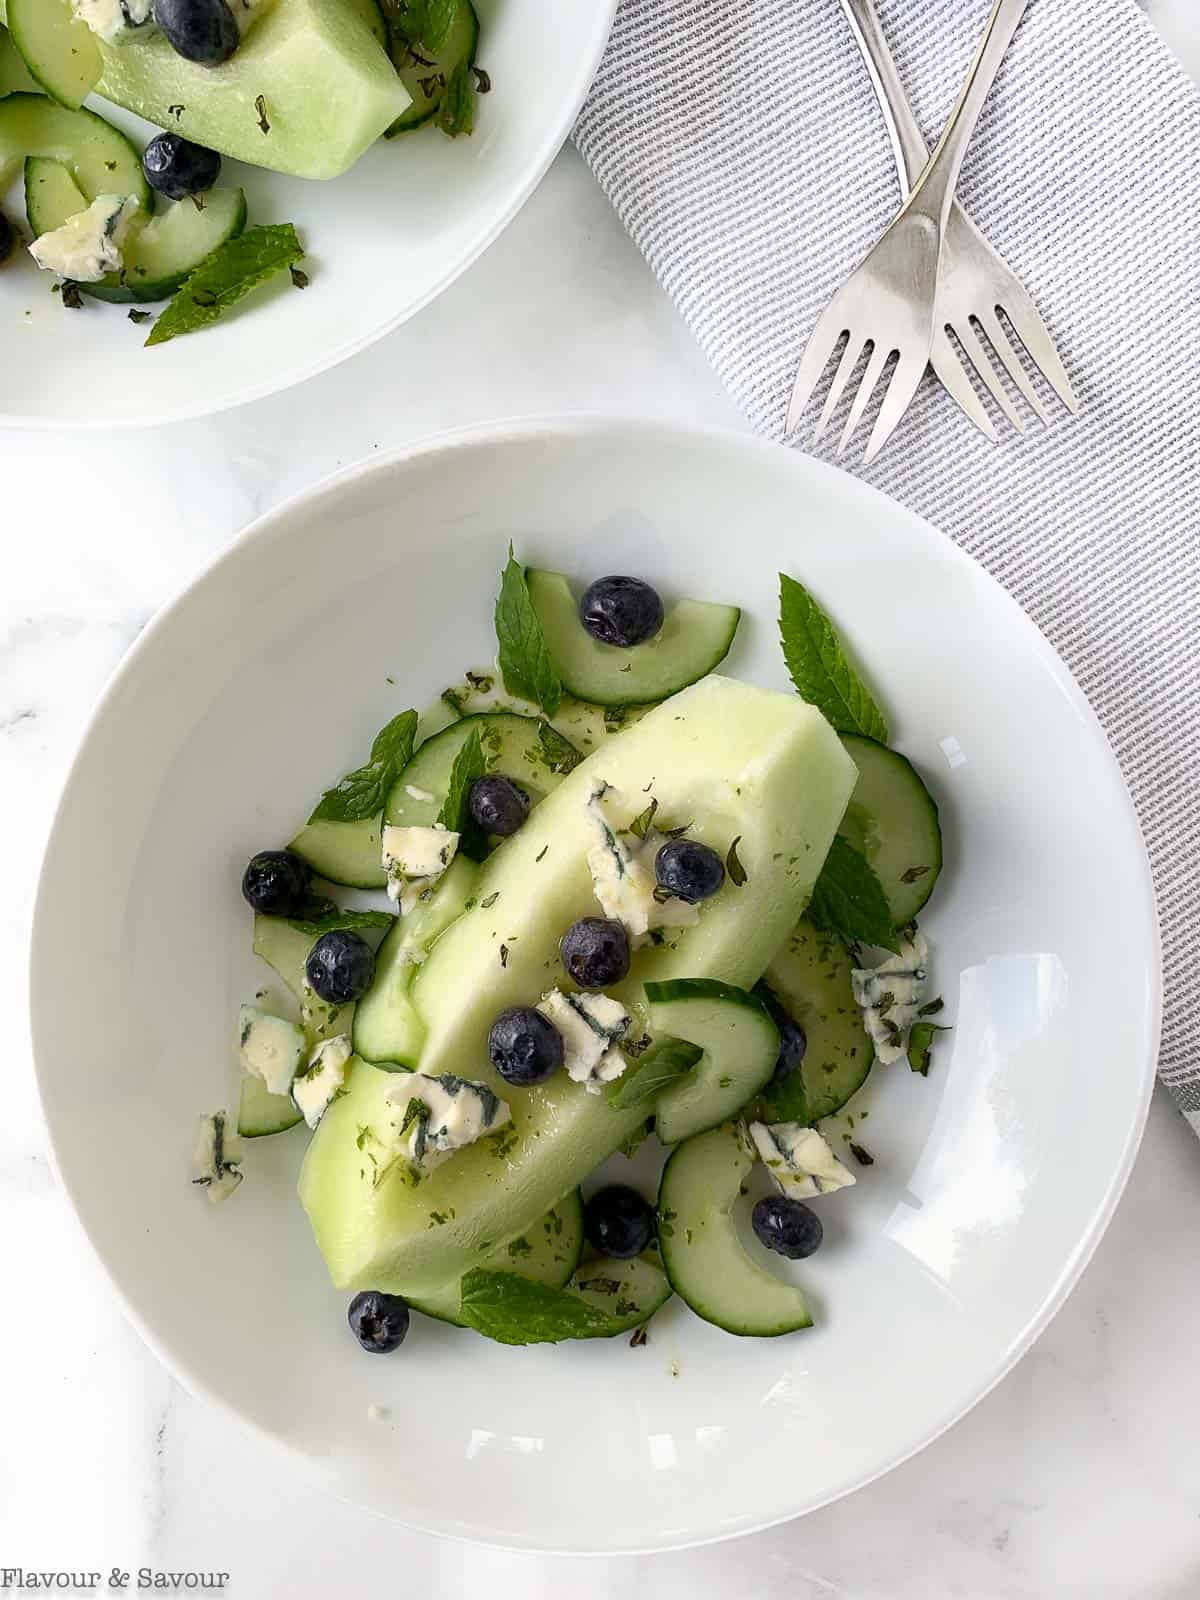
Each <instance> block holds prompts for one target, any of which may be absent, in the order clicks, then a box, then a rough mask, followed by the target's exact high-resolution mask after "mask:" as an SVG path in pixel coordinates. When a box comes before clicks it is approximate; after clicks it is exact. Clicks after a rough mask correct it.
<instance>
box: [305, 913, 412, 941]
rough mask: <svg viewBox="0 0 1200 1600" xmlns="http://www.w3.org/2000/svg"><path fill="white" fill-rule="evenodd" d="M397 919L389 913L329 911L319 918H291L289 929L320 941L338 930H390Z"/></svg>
mask: <svg viewBox="0 0 1200 1600" xmlns="http://www.w3.org/2000/svg"><path fill="white" fill-rule="evenodd" d="M395 920H396V919H395V917H393V916H392V915H391V913H390V912H387V911H338V910H336V909H335V910H333V911H327V912H325V913H324V914H323V915H322V916H319V917H289V918H288V919H287V923H288V927H289V928H296V929H297V930H298V931H299V932H300V933H310V934H312V936H313V938H314V939H319V938H320V937H321V935H322V934H323V933H333V932H334V930H335V929H338V928H348V929H351V930H353V931H355V932H357V931H358V930H359V929H362V928H390V927H391V925H392V923H393V922H395Z"/></svg>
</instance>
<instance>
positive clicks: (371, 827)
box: [288, 817, 387, 889]
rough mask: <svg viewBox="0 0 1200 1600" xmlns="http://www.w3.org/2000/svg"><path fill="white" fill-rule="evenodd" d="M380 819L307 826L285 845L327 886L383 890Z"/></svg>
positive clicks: (307, 824)
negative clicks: (327, 883) (334, 884)
mask: <svg viewBox="0 0 1200 1600" xmlns="http://www.w3.org/2000/svg"><path fill="white" fill-rule="evenodd" d="M382 826H383V818H382V817H364V818H363V820H362V821H361V822H329V821H327V820H325V819H324V818H322V819H321V820H320V821H317V822H309V823H306V824H305V826H304V827H303V828H301V829H300V832H299V833H298V834H297V835H296V837H295V838H294V839H293V840H292V842H291V843H290V844H289V845H288V849H289V850H294V851H295V853H296V854H297V855H298V856H299V857H300V858H301V860H302V861H307V862H308V864H309V866H310V867H311V868H312V869H313V871H314V872H315V873H317V874H318V875H319V876H320V877H322V878H325V879H326V880H327V881H328V882H329V883H342V884H345V885H346V886H347V888H350V889H382V888H384V887H386V885H387V873H386V872H385V871H384V870H383V845H382V843H381V841H380V830H381V828H382Z"/></svg>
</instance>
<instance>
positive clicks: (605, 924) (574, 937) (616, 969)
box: [559, 917, 629, 989]
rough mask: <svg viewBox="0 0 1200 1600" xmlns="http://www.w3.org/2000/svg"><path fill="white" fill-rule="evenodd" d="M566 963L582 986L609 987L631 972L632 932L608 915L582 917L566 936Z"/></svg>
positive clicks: (562, 952)
mask: <svg viewBox="0 0 1200 1600" xmlns="http://www.w3.org/2000/svg"><path fill="white" fill-rule="evenodd" d="M559 954H560V955H561V956H562V964H563V966H564V967H566V969H567V971H568V972H569V973H570V975H571V977H572V978H574V980H575V982H576V983H577V984H578V985H579V987H580V988H581V989H607V988H608V986H609V984H612V983H620V981H621V979H622V978H624V977H626V976H627V975H628V972H629V935H628V934H627V933H626V932H625V929H624V928H623V927H622V925H621V924H620V923H619V922H613V921H611V920H610V919H609V918H607V917H580V919H579V921H578V922H573V923H572V924H571V926H570V927H569V928H568V929H567V931H566V933H564V934H563V936H562V943H561V944H560V945H559Z"/></svg>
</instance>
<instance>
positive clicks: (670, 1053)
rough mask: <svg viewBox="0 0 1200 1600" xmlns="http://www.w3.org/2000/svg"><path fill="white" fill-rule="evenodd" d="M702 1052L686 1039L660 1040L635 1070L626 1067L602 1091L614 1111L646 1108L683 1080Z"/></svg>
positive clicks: (648, 1051)
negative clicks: (641, 1106)
mask: <svg viewBox="0 0 1200 1600" xmlns="http://www.w3.org/2000/svg"><path fill="white" fill-rule="evenodd" d="M703 1054H704V1051H703V1050H701V1049H700V1048H699V1046H697V1045H694V1044H690V1043H689V1042H688V1041H687V1040H686V1039H672V1038H663V1039H659V1040H658V1041H657V1042H656V1043H655V1044H654V1045H653V1046H652V1047H651V1048H650V1049H649V1050H647V1052H646V1054H645V1055H644V1056H643V1057H642V1059H641V1060H640V1061H639V1062H638V1064H637V1066H636V1067H627V1068H626V1070H625V1071H624V1072H623V1073H622V1075H621V1076H620V1077H619V1078H618V1079H617V1080H616V1082H615V1083H611V1084H610V1085H609V1086H608V1089H607V1090H606V1091H605V1092H606V1094H607V1096H608V1103H609V1105H610V1106H612V1108H613V1110H614V1111H632V1110H633V1109H634V1107H635V1106H640V1105H647V1104H649V1102H650V1101H651V1100H653V1099H654V1098H655V1096H656V1095H659V1094H661V1093H662V1091H663V1090H664V1089H666V1088H669V1087H670V1085H671V1084H673V1083H675V1082H676V1081H677V1080H678V1079H679V1078H683V1077H686V1075H687V1074H688V1073H689V1072H690V1071H691V1070H692V1068H693V1067H694V1066H695V1065H696V1063H697V1061H699V1059H700V1057H701V1056H702V1055H703Z"/></svg>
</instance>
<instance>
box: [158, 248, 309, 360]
mask: <svg viewBox="0 0 1200 1600" xmlns="http://www.w3.org/2000/svg"><path fill="white" fill-rule="evenodd" d="M303 256H304V247H303V246H302V245H301V243H300V239H299V236H298V235H297V233H296V229H295V227H294V226H293V225H292V224H291V223H290V222H284V223H279V224H277V225H273V226H265V227H258V228H247V229H246V231H245V233H242V234H239V235H238V237H237V238H236V239H228V240H226V242H225V243H224V244H223V245H219V246H218V247H217V249H216V250H214V251H213V252H212V254H211V255H209V256H206V257H205V258H204V260H203V261H202V262H201V263H200V265H199V266H198V267H197V268H196V270H195V271H194V272H192V273H191V274H190V275H189V277H188V278H187V280H186V281H185V282H184V284H183V286H182V288H180V289H179V290H177V292H176V294H175V297H174V299H173V300H172V301H171V302H170V304H169V305H168V306H167V308H166V310H165V311H164V312H163V313H162V315H161V316H160V317H159V319H158V321H157V322H156V323H155V324H154V327H153V328H152V329H151V330H150V336H149V338H148V339H147V340H146V344H147V345H148V346H149V345H156V344H166V343H167V341H168V340H170V339H176V338H178V337H179V335H180V334H184V333H196V332H197V331H198V330H199V329H201V328H206V327H208V325H209V324H210V323H213V322H216V321H217V320H218V319H219V318H221V317H223V316H224V315H225V313H226V312H227V311H228V310H230V308H231V307H233V306H235V305H236V304H237V303H238V301H239V300H242V299H244V298H245V296H246V295H248V294H249V293H250V292H251V290H253V289H257V288H258V286H259V285H260V284H263V283H266V281H267V280H268V278H273V277H274V276H275V274H276V273H278V272H285V271H287V269H288V268H290V267H292V266H294V265H295V263H296V262H297V261H300V260H301V259H302V258H303Z"/></svg>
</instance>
